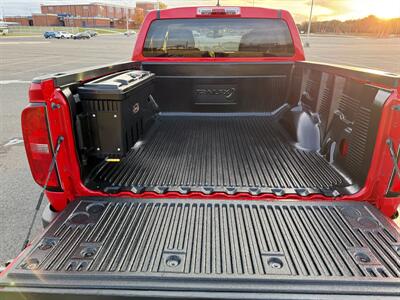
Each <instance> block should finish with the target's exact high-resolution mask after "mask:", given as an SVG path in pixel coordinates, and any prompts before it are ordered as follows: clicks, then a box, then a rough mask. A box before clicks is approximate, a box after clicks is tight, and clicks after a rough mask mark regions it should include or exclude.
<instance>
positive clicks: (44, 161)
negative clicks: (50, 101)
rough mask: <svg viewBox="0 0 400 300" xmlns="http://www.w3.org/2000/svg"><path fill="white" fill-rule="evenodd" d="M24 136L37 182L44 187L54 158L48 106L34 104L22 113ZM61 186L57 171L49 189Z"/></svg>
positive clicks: (50, 180)
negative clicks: (48, 120) (48, 122)
mask: <svg viewBox="0 0 400 300" xmlns="http://www.w3.org/2000/svg"><path fill="white" fill-rule="evenodd" d="M21 121H22V134H23V137H24V142H25V150H26V154H27V157H28V161H29V166H30V168H31V172H32V176H33V178H34V179H35V181H36V182H37V183H38V184H39V185H41V186H44V185H45V182H46V179H47V173H48V171H49V167H50V164H51V161H52V158H53V152H52V147H51V142H50V136H49V129H48V126H47V118H46V106H45V104H42V103H33V104H30V105H29V106H27V107H26V108H25V109H24V110H23V112H22V117H21ZM59 186H60V184H59V180H58V176H57V172H56V169H54V170H53V172H52V173H51V175H50V177H49V181H48V184H47V187H49V188H58V187H59Z"/></svg>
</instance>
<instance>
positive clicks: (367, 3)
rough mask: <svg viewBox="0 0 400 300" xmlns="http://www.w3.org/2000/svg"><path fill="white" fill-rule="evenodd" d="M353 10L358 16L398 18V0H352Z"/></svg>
mask: <svg viewBox="0 0 400 300" xmlns="http://www.w3.org/2000/svg"><path fill="white" fill-rule="evenodd" d="M352 1H353V4H352V8H353V11H354V12H355V13H356V14H357V15H359V16H366V15H375V16H377V17H378V18H383V19H389V18H400V0H352Z"/></svg>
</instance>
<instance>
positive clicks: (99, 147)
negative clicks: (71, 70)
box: [78, 70, 154, 158]
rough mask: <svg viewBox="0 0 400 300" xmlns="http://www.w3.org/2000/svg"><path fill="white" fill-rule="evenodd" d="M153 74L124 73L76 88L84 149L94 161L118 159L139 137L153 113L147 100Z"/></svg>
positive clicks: (141, 72) (152, 105) (149, 95)
mask: <svg viewBox="0 0 400 300" xmlns="http://www.w3.org/2000/svg"><path fill="white" fill-rule="evenodd" d="M153 79H154V74H153V73H150V72H148V71H139V70H138V71H133V70H130V71H124V72H119V73H116V74H111V75H108V76H105V77H102V78H99V79H96V80H93V81H90V82H87V83H85V84H84V85H83V86H81V87H79V88H78V94H79V98H80V101H81V103H82V111H83V115H82V118H83V120H81V122H82V123H83V124H84V125H86V126H84V125H83V131H87V132H86V134H85V136H86V137H87V138H86V139H85V142H84V144H85V148H86V149H87V152H88V154H89V155H90V156H95V157H98V158H107V157H121V156H123V155H125V154H126V153H127V152H128V151H129V149H130V148H131V147H132V146H133V145H134V144H135V142H136V141H137V140H138V139H139V138H140V136H142V135H143V133H144V131H145V129H146V128H145V127H146V124H145V123H146V122H147V121H148V120H150V119H151V118H152V115H153V114H154V103H153V101H152V100H151V99H152V97H151V93H152V92H153Z"/></svg>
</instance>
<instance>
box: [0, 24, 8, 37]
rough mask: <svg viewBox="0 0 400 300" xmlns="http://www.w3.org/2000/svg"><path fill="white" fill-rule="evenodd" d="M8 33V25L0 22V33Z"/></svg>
mask: <svg viewBox="0 0 400 300" xmlns="http://www.w3.org/2000/svg"><path fill="white" fill-rule="evenodd" d="M7 34H8V25H7V24H6V23H5V22H0V35H7Z"/></svg>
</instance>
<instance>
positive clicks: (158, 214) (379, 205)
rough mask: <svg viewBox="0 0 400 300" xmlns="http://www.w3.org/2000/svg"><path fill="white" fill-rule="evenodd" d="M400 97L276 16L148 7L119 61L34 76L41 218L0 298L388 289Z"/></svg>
mask: <svg viewBox="0 0 400 300" xmlns="http://www.w3.org/2000/svg"><path fill="white" fill-rule="evenodd" d="M208 31H210V32H212V34H211V35H207V32H208ZM193 32H198V33H199V34H193ZM74 37H76V38H89V34H88V33H80V34H78V35H75V36H74ZM199 39H201V41H200V42H199ZM233 45H234V47H233ZM332 51H335V49H332ZM121 58H122V57H121ZM392 59H395V61H396V58H394V57H388V58H387V60H388V61H389V60H392ZM395 61H393V63H395ZM399 99H400V75H396V74H392V73H386V72H379V71H371V70H369V69H363V68H355V67H350V66H343V65H337V64H327V63H319V62H310V61H306V60H305V54H304V50H303V47H302V44H301V39H300V36H299V33H298V30H297V27H296V24H295V22H294V20H293V18H292V16H291V15H290V14H289V12H287V11H285V10H275V9H264V8H253V7H226V8H225V7H221V6H219V7H206V8H204V7H185V8H173V9H168V10H162V11H161V13H160V11H152V12H150V13H148V14H147V16H146V18H145V21H144V23H143V25H142V28H141V30H140V31H139V37H138V39H137V43H136V45H135V48H134V50H133V55H132V61H130V62H123V63H116V64H110V65H106V66H101V67H91V68H86V69H83V70H82V69H80V70H77V71H71V72H62V73H56V74H49V75H45V76H41V77H38V78H36V79H34V80H33V82H32V84H31V85H30V90H29V102H30V103H29V105H28V106H27V107H26V108H25V109H24V110H23V112H22V117H21V119H22V120H21V124H22V133H23V138H24V145H25V149H26V153H27V158H28V161H29V165H30V168H31V172H32V176H33V178H34V180H35V181H36V182H37V183H38V184H39V185H40V186H41V187H42V189H43V193H44V192H45V194H46V196H47V199H48V201H49V203H48V204H47V206H46V208H45V209H44V212H43V214H42V216H43V217H42V218H43V223H44V224H47V227H46V229H45V231H44V232H43V233H42V234H41V235H40V236H38V237H37V238H36V239H34V240H32V241H31V242H29V241H28V240H27V241H26V243H25V245H26V248H25V250H24V251H23V252H22V253H21V254H20V255H18V257H17V258H16V259H15V260H14V261H13V262H12V263H11V264H10V265H9V266H8V268H7V269H6V270H5V271H4V272H2V273H1V274H0V298H1V299H7V300H11V299H92V300H94V299H96V300H99V299H150V298H151V299H371V300H372V299H400V230H399V228H398V227H396V225H395V223H394V222H393V221H392V220H391V219H390V218H391V217H392V216H394V215H395V214H396V209H397V208H398V207H399V204H400V180H399V176H400V171H399V170H398V167H397V165H398V159H399V156H400V150H399V149H400V145H399V144H400V130H399V127H400V100H399ZM4 188H7V187H4V186H3V189H4ZM24 188H25V187H24V186H21V187H20V190H22V189H24ZM18 192H20V191H17V192H16V193H18ZM43 193H41V194H40V195H41V197H40V198H39V199H38V202H37V203H38V204H36V208H37V209H39V208H40V203H41V202H40V201H41V200H42V199H43ZM21 196H22V194H21ZM25 200H26V201H25V203H26V207H21V208H20V210H21V211H25V210H27V209H28V206H33V203H32V200H33V199H30V198H29V197H26V199H25ZM2 209H4V210H7V206H6V205H3V206H2ZM37 211H38V210H35V215H36V213H37ZM21 217H22V214H21ZM2 221H3V222H7V220H4V218H3V219H2ZM32 224H33V223H32Z"/></svg>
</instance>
